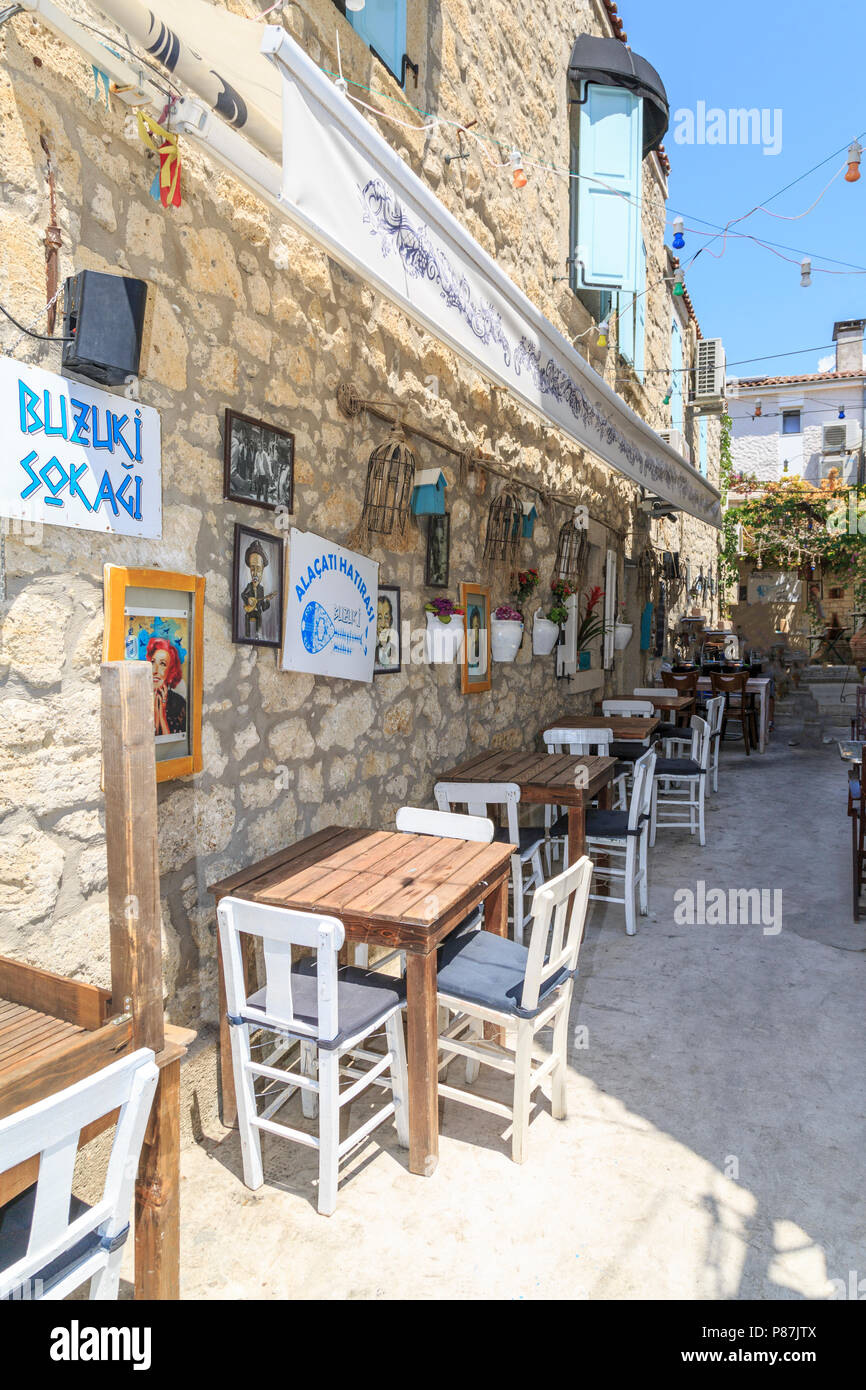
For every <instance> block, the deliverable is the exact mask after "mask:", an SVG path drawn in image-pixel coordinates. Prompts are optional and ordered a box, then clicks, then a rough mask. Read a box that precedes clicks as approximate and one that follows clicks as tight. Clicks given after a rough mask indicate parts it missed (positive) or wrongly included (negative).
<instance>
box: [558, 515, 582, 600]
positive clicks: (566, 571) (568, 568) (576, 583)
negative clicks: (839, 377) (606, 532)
mask: <svg viewBox="0 0 866 1390" xmlns="http://www.w3.org/2000/svg"><path fill="white" fill-rule="evenodd" d="M588 554H589V536H588V535H587V532H586V528H585V527H583V526H578V525H577V524H576V520H575V518H574V517H570V518H569V519H568V521H566V522H565V524H564V525H563V526H561V527H560V530H559V539H558V540H557V543H556V561H555V563H554V566H553V573H554V578H556V579H564V580H565V581H566V583H568V584H570V585H571V587H572V589H579V588H580V586H581V584H582V582H583V575H584V571H585V569H586V561H587V556H588Z"/></svg>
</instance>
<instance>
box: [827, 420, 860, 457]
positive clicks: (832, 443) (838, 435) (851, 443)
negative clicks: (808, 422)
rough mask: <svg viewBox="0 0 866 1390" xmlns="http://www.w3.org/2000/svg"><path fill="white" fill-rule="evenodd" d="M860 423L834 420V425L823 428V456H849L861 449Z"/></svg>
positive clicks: (857, 421)
mask: <svg viewBox="0 0 866 1390" xmlns="http://www.w3.org/2000/svg"><path fill="white" fill-rule="evenodd" d="M860 436H861V431H860V421H859V420H834V422H833V424H832V425H822V426H821V452H822V454H848V453H850V452H851V451H852V450H853V449H859V448H860Z"/></svg>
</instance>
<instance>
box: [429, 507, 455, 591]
mask: <svg viewBox="0 0 866 1390" xmlns="http://www.w3.org/2000/svg"><path fill="white" fill-rule="evenodd" d="M450 560H451V515H450V513H449V512H445V513H443V515H442V516H431V517H430V520H429V522H428V524H427V565H426V568H425V572H424V583H425V584H426V586H427V588H428V589H447V588H448V570H449V567H450Z"/></svg>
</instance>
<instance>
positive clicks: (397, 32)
mask: <svg viewBox="0 0 866 1390" xmlns="http://www.w3.org/2000/svg"><path fill="white" fill-rule="evenodd" d="M335 4H336V6H337V9H338V10H340V11H341V12H342V13H343V14H344V15H345V16H346V18H347V19H348V21H349V23H350V24H351V26H352V28H353V29H354V30H355V31H356V33H358V34H359V35H360V36H361V38H362V39H363V40H364V42H365V43H366V44H368V45H369V47H370V48H371V49H372V51H373V53H375V55H376V57H377V58H378V59H379V60H380V61H381V62H383V63H384V64H385V67H386V68H387V69H388V71H389V72H390V73H391V75H392V77H396V79H397V81H398V82H399V83H400V84H401V85H402V83H403V81H404V79H405V70H404V68H403V55H404V53H405V52H406V0H365V3H364V8H363V9H362V10H347V9H346V0H335Z"/></svg>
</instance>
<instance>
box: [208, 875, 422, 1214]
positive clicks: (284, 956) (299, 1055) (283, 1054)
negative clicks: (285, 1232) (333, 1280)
mask: <svg viewBox="0 0 866 1390" xmlns="http://www.w3.org/2000/svg"><path fill="white" fill-rule="evenodd" d="M217 916H218V919H219V933H220V947H221V949H222V958H223V967H224V969H225V983H226V1003H227V1007H228V1018H229V1023H230V1024H231V1025H232V1028H231V1039H232V1066H233V1069H234V1081H235V1092H236V1095H237V1105H238V1129H239V1131H240V1141H241V1154H242V1157H243V1167H244V1182H245V1183H246V1185H247V1187H250V1188H252V1189H254V1190H255V1189H256V1188H259V1187H261V1185H262V1183H263V1181H264V1175H263V1171H262V1149H261V1131H264V1132H265V1133H267V1134H275V1135H277V1136H278V1137H280V1138H282V1139H291V1140H293V1141H294V1142H295V1143H298V1144H306V1145H307V1146H308V1147H309V1148H312V1149H317V1150H318V1153H319V1197H318V1208H319V1211H320V1212H321V1213H322V1215H324V1216H330V1215H331V1214H332V1212H333V1211H334V1208H335V1206H336V1204H337V1179H338V1169H339V1163H340V1160H341V1159H342V1158H344V1157H345V1155H346V1154H347V1153H349V1151H350V1150H351V1149H354V1148H356V1147H357V1145H358V1144H360V1143H361V1142H362V1140H364V1139H366V1137H367V1135H368V1134H370V1133H372V1131H373V1130H374V1129H376V1128H377V1126H378V1125H380V1124H382V1123H383V1121H385V1120H387V1119H390V1118H391V1116H393V1117H394V1119H395V1122H396V1126H397V1138H398V1141H399V1143H400V1144H401V1145H402V1146H403V1148H408V1146H409V1124H408V1114H407V1075H406V1047H405V1042H404V1039H403V1019H402V1010H403V1006H404V1002H405V995H404V988H403V981H402V980H397V979H393V978H391V977H390V976H387V975H382V974H377V973H376V972H374V971H370V972H367V971H364V970H359V969H357V967H355V966H347V967H345V968H344V969H342V970H340V971H339V972H338V969H337V952H338V951H339V949H340V947H341V946H342V944H343V941H344V939H345V932H344V930H343V925H342V923H341V922H338V921H337V920H336V918H334V917H319V916H317V915H314V914H313V913H309V912H290V911H289V910H288V909H285V908H279V907H268V906H266V905H264V904H261V903H249V902H244V901H243V900H242V899H240V898H231V897H228V898H223V899H222V901H221V902H220V904H219V907H218V909H217ZM242 933H244V934H246V935H249V936H254V937H258V938H259V939H260V940H261V944H262V948H263V954H264V964H265V985H264V987H263V988H262V989H258V990H256V991H255V992H254V993H253V994H251V995H249V996H248V995H247V991H246V984H245V981H244V971H243V962H242V957H241V945H240V937H241V934H242ZM295 946H306V947H311V948H312V949H313V951H314V953H315V954H314V956H313V957H312V958H310V957H307V958H305V959H304V960H301V961H300V962H298V963H297V964H296V965H293V964H292V948H293V947H295ZM382 1028H384V1030H385V1034H386V1037H387V1051H386V1052H385V1053H384V1054H382V1053H379V1052H371V1051H368V1050H366V1049H364V1048H362V1047H361V1043H362V1042H363V1041H364V1039H365V1038H368V1037H370V1036H371V1035H373V1034H374V1033H376V1032H378V1031H379V1030H380V1029H382ZM254 1037H255V1038H256V1041H255V1042H254V1041H253V1039H254ZM296 1045H297V1051H296ZM267 1047H271V1048H272V1050H271V1051H270V1052H269V1053H268V1054H267V1055H266V1056H263V1057H262V1058H261V1060H259V1061H255V1060H254V1059H253V1049H254V1048H256V1049H257V1050H258V1049H259V1048H261V1049H263V1050H264V1049H265V1048H267ZM347 1055H349V1057H350V1064H349V1065H343V1064H342V1059H343V1058H344V1057H346V1056H347ZM359 1060H360V1061H363V1062H367V1063H369V1066H368V1067H367V1068H366V1069H365V1070H362V1069H361V1068H360V1067H359V1066H358V1065H357V1063H358V1061H359ZM277 1062H280V1063H281V1065H280V1066H279V1067H277V1066H276V1065H275V1063H277ZM293 1066H294V1067H296V1068H297V1070H292V1069H291V1068H292V1067H293ZM386 1071H387V1073H388V1079H386V1078H385V1076H384V1073H385V1072H386ZM341 1075H342V1076H347V1077H350V1078H352V1081H353V1084H351V1085H350V1086H349V1087H348V1088H347V1089H346V1090H344V1091H342V1092H341V1091H340V1077H341ZM258 1078H261V1079H263V1080H264V1081H265V1082H266V1085H265V1086H264V1088H263V1089H262V1090H261V1091H260V1092H259V1093H257V1092H256V1080H257V1079H258ZM373 1083H376V1084H377V1085H379V1086H383V1087H385V1088H386V1089H390V1091H391V1093H392V1094H391V1098H390V1099H389V1100H388V1102H387V1103H386V1104H385V1105H384V1106H382V1107H381V1108H380V1109H378V1110H376V1111H375V1112H374V1114H373V1115H371V1116H370V1118H369V1119H367V1120H366V1121H365V1122H364V1124H362V1125H361V1126H360V1127H359V1128H358V1129H356V1130H355V1131H354V1133H352V1134H349V1135H348V1136H347V1137H346V1138H345V1139H344V1140H342V1142H341V1141H340V1114H341V1112H342V1110H343V1109H344V1107H345V1106H347V1105H349V1104H350V1103H351V1102H352V1101H353V1100H355V1099H356V1098H357V1097H358V1096H359V1095H361V1094H362V1092H363V1091H365V1090H366V1089H367V1087H368V1086H370V1085H371V1084H373ZM298 1090H300V1091H301V1093H302V1095H304V1094H307V1095H308V1096H311V1097H313V1098H314V1101H315V1102H317V1104H315V1103H314V1104H312V1105H310V1104H309V1103H308V1105H307V1107H306V1113H307V1114H308V1115H315V1114H316V1112H317V1113H318V1122H319V1123H318V1134H317V1135H311V1134H308V1133H306V1132H305V1131H303V1130H298V1129H293V1128H292V1127H290V1126H289V1125H287V1124H284V1123H281V1122H279V1121H277V1120H275V1119H274V1118H273V1117H274V1115H275V1114H276V1113H277V1111H278V1110H280V1109H281V1107H282V1106H283V1105H285V1103H286V1101H287V1100H289V1098H290V1097H291V1096H292V1095H294V1094H295V1092H296V1091H298Z"/></svg>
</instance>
